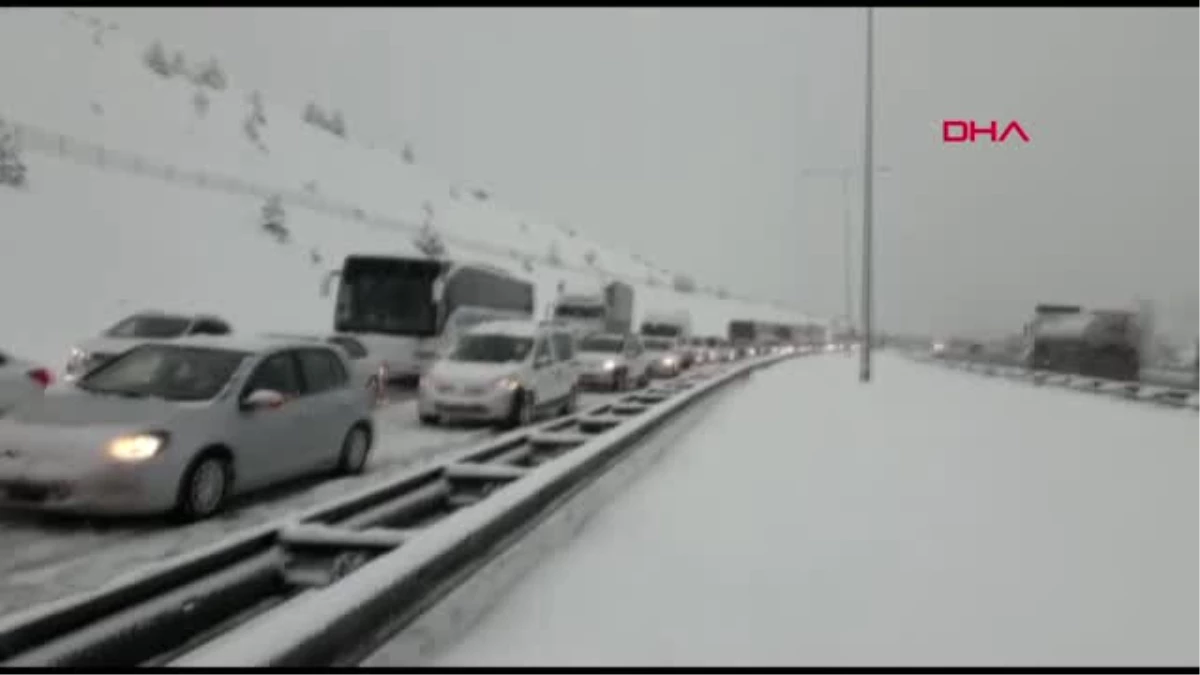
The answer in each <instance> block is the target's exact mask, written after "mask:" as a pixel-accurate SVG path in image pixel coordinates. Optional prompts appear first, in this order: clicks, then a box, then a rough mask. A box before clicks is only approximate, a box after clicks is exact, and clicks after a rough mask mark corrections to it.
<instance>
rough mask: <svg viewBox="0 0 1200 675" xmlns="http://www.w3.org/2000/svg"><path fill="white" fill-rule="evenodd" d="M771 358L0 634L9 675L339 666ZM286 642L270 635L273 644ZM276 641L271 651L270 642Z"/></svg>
mask: <svg viewBox="0 0 1200 675" xmlns="http://www.w3.org/2000/svg"><path fill="white" fill-rule="evenodd" d="M783 358H788V357H786V356H771V357H763V358H759V359H754V360H752V361H747V362H742V363H735V364H729V365H726V366H723V367H718V368H714V369H704V370H703V371H694V372H692V373H689V374H685V375H684V376H682V377H680V378H677V379H676V380H671V381H667V382H665V383H663V384H662V385H659V386H657V387H654V388H651V389H648V390H644V391H640V392H635V393H631V394H629V395H626V396H624V397H622V398H621V399H618V400H617V401H615V402H612V403H606V404H603V405H600V406H597V407H595V408H592V409H590V410H588V411H585V412H582V413H578V414H575V415H572V416H569V417H566V418H560V419H556V420H552V421H549V422H545V423H542V424H539V425H536V426H533V427H529V428H524V429H518V430H515V431H513V432H509V433H507V434H504V435H501V436H499V437H496V438H494V439H490V440H488V441H486V442H483V443H480V444H478V445H476V446H474V447H472V448H469V449H466V450H464V451H462V452H460V453H456V455H455V456H454V457H453V458H452V459H450V460H448V461H446V462H444V463H442V464H439V465H437V466H434V467H431V468H426V469H423V470H419V471H416V472H412V473H408V474H404V475H402V476H399V477H397V478H395V479H393V480H390V481H388V482H387V483H385V484H383V485H380V486H376V487H373V488H369V489H365V490H363V491H361V492H358V493H355V494H352V495H348V496H344V497H341V498H339V499H337V500H334V501H333V502H330V503H328V504H325V505H322V506H319V507H317V508H314V509H310V510H308V511H306V512H305V513H303V514H300V515H298V516H293V517H291V518H288V519H286V520H284V521H281V522H277V523H275V524H272V525H268V526H264V527H260V528H256V529H254V530H251V531H250V532H247V533H244V534H241V535H237V536H234V537H231V538H230V539H227V540H225V541H223V542H220V543H218V544H214V545H213V546H210V547H208V548H206V549H204V550H201V551H197V552H194V553H191V554H187V555H184V556H181V557H178V558H175V559H171V560H167V561H164V562H163V563H161V564H159V565H155V566H153V567H150V568H147V569H143V570H141V571H139V572H136V573H134V574H133V575H131V576H130V577H129V578H126V579H124V580H121V581H117V582H114V583H112V584H111V585H109V586H107V587H105V588H102V589H100V590H97V591H94V592H90V593H85V594H82V595H78V596H74V597H70V598H65V599H63V600H60V601H56V602H53V603H49V604H47V605H44V606H41V607H37V608H34V609H31V610H28V611H26V612H23V613H20V614H17V615H12V616H10V617H7V618H5V619H2V620H0V666H7V667H20V666H26V667H31V666H42V667H45V666H51V667H110V668H111V667H132V666H138V665H161V664H166V663H172V664H173V665H207V664H212V663H222V664H235V665H240V666H249V665H262V666H266V665H291V664H295V665H305V666H314V665H321V664H335V663H339V662H342V661H343V660H344V659H345V658H346V656H347V655H348V654H359V653H360V652H361V650H362V649H363V648H364V647H365V646H369V645H365V644H364V641H368V642H369V641H370V640H372V639H373V638H376V637H378V635H377V633H378V631H379V629H380V627H381V626H389V627H394V626H398V625H401V624H403V623H404V621H405V620H410V619H411V618H413V617H415V616H416V615H418V614H419V613H420V611H422V610H423V609H424V608H426V607H428V606H429V605H430V604H431V603H433V602H435V601H436V599H437V596H438V593H441V592H445V591H446V590H448V589H447V588H445V585H446V583H448V581H449V580H453V579H457V578H461V575H463V574H466V573H469V571H470V570H471V569H472V567H473V566H475V565H477V564H480V563H481V561H486V559H488V557H489V556H491V555H494V554H495V553H496V552H497V548H498V547H499V546H500V545H501V544H502V542H504V541H505V540H506V538H507V537H510V536H512V535H513V534H514V533H517V532H519V531H521V529H522V527H524V526H526V525H527V524H528V523H529V522H531V521H533V520H535V519H536V518H538V517H540V516H541V515H543V514H544V513H545V512H547V511H549V510H552V509H553V507H554V506H555V505H556V504H557V500H559V499H560V498H562V497H564V496H565V495H569V494H570V493H571V492H572V491H573V490H575V489H578V488H579V487H581V486H583V485H586V483H587V482H588V481H589V480H591V479H593V478H595V477H596V476H598V475H600V474H602V473H603V472H604V471H605V470H606V469H607V468H608V467H609V466H611V465H613V464H614V463H615V462H618V461H620V459H621V458H622V457H623V456H624V454H625V453H626V452H627V451H629V450H630V449H631V448H632V447H634V446H635V445H637V444H638V443H639V442H640V441H641V440H643V439H644V438H646V437H647V436H648V435H649V434H651V433H653V432H654V431H655V430H656V429H657V428H659V427H662V426H663V425H664V424H665V423H667V422H668V421H669V420H670V419H671V418H672V417H674V416H675V415H677V414H678V413H680V412H681V411H682V410H684V409H685V408H687V407H688V406H690V405H691V404H693V403H695V402H698V401H699V400H701V399H702V398H703V397H705V396H707V395H710V394H712V393H714V392H716V391H717V390H719V389H720V388H721V386H722V385H724V384H726V383H728V382H730V381H732V380H734V379H736V378H739V377H742V376H744V375H747V374H749V373H750V372H752V371H753V370H756V369H758V368H761V367H764V366H767V365H770V364H773V363H775V362H777V361H779V360H781V359H783ZM277 630H278V631H282V632H276V631H277ZM266 634H270V635H272V637H271V638H270V639H269V640H267V641H266V642H263V638H262V636H263V635H266Z"/></svg>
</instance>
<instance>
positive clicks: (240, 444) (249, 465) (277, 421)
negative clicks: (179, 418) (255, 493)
mask: <svg viewBox="0 0 1200 675" xmlns="http://www.w3.org/2000/svg"><path fill="white" fill-rule="evenodd" d="M259 389H270V390H272V391H277V392H279V393H281V394H283V395H284V397H285V400H284V403H283V405H281V406H279V407H277V408H266V409H260V410H242V411H240V412H239V414H238V416H237V417H236V421H235V422H234V423H233V429H231V430H230V437H231V444H232V445H233V450H234V454H235V456H236V460H235V461H236V466H237V471H238V479H239V483H241V487H255V486H261V485H265V484H269V483H274V482H276V481H280V480H284V479H286V478H288V477H291V476H294V475H297V474H298V473H300V472H301V471H303V467H304V466H305V464H306V461H307V457H308V456H310V455H311V452H312V450H311V447H312V443H311V442H310V441H309V437H310V433H309V427H310V423H309V422H308V414H307V413H308V411H307V409H306V406H305V405H304V404H305V401H304V396H303V393H304V383H303V381H302V379H301V373H300V368H299V363H298V361H297V360H296V357H295V354H293V353H292V351H291V350H280V351H276V352H273V353H271V354H269V355H267V356H266V357H265V358H264V359H263V360H261V361H260V362H259V363H258V364H257V365H256V366H255V367H254V369H253V370H252V371H251V373H250V375H249V376H248V377H247V378H246V383H245V384H244V385H243V386H242V388H241V391H240V392H239V394H238V400H239V401H241V400H243V399H244V398H245V397H247V396H249V395H250V394H251V393H252V392H254V391H257V390H259Z"/></svg>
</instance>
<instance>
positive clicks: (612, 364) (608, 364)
mask: <svg viewBox="0 0 1200 675" xmlns="http://www.w3.org/2000/svg"><path fill="white" fill-rule="evenodd" d="M616 368H617V362H616V361H613V360H612V359H609V360H607V361H605V362H604V369H605V370H616Z"/></svg>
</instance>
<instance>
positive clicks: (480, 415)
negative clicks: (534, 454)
mask: <svg viewBox="0 0 1200 675" xmlns="http://www.w3.org/2000/svg"><path fill="white" fill-rule="evenodd" d="M574 361H575V345H574V339H573V337H572V335H571V334H570V333H569V332H568V331H567V329H565V328H563V327H561V326H555V325H551V324H547V323H542V322H536V321H494V322H488V323H484V324H480V325H478V326H474V327H472V328H469V329H467V330H466V331H464V332H463V333H462V334H461V335H459V337H458V339H457V341H456V342H455V344H454V345H453V346H452V347H450V348H449V349H448V350H447V351H446V352H445V353H444V354H443V355H442V356H440V357H439V358H438V359H437V360H436V361H435V362H434V363H433V365H432V367H430V369H429V370H428V371H427V372H426V373H425V374H424V375H422V376H421V382H420V384H419V385H418V388H417V414H418V417H419V418H420V420H421V423H422V424H439V423H442V422H445V421H448V420H456V419H457V420H469V421H487V422H494V423H499V424H503V425H505V426H510V427H516V426H523V425H525V424H529V423H530V422H532V421H533V420H534V419H536V418H537V417H538V416H539V415H540V414H542V413H545V412H556V413H562V414H569V413H571V412H574V410H575V407H576V405H577V403H578V399H579V373H578V369H577V367H576V365H575V362H574Z"/></svg>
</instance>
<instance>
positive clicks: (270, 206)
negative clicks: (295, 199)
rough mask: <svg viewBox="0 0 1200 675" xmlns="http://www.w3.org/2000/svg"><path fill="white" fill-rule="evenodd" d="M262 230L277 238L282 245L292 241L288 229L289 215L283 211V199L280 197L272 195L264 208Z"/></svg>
mask: <svg viewBox="0 0 1200 675" xmlns="http://www.w3.org/2000/svg"><path fill="white" fill-rule="evenodd" d="M261 217H262V228H263V229H264V230H266V231H267V233H268V234H270V235H271V236H273V237H275V240H276V241H278V242H279V243H281V244H286V243H287V242H288V240H290V239H291V232H289V231H288V228H287V213H286V212H285V211H284V210H283V199H282V198H281V197H280V196H279V195H271V196H270V197H268V198H267V201H266V202H265V203H264V204H263V206H262V216H261Z"/></svg>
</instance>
